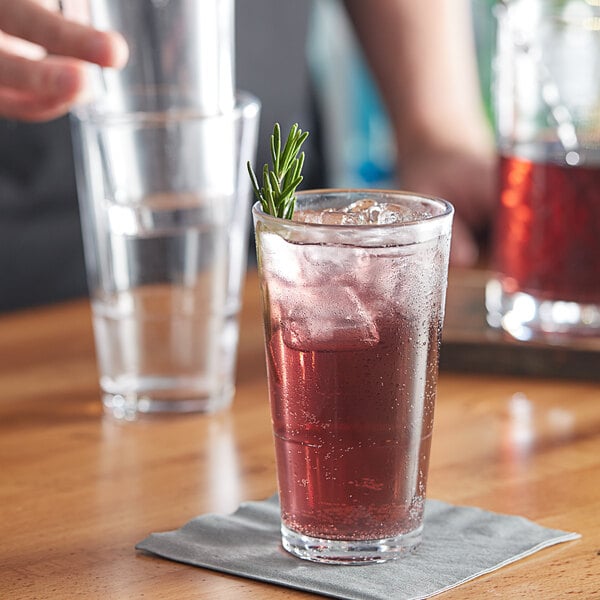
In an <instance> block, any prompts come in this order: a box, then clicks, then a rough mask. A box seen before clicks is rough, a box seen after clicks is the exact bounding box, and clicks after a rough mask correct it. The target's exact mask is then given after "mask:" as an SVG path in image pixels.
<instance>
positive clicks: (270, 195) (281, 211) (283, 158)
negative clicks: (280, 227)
mask: <svg viewBox="0 0 600 600" xmlns="http://www.w3.org/2000/svg"><path fill="white" fill-rule="evenodd" d="M307 137H308V131H302V129H300V127H298V123H295V124H294V125H292V128H291V129H290V132H289V134H288V137H287V140H286V142H285V144H284V146H283V151H282V149H281V129H280V127H279V123H275V126H274V127H273V133H272V135H271V160H272V161H273V168H272V169H269V165H264V167H263V173H262V187H260V186H259V183H258V179H257V177H256V175H255V173H254V170H253V169H252V165H251V164H250V162H248V165H247V166H248V173H249V175H250V181H252V187H253V188H254V194H255V196H256V198H257V200H259V201H260V203H261V205H262V209H263V210H264V211H265V212H266V213H268V214H270V215H273V216H274V217H280V218H283V219H291V218H292V216H293V214H294V208H295V206H296V189H297V188H298V186H299V185H300V183H301V182H302V175H301V173H302V166H303V165H304V152H302V153H301V154H300V155H299V156H298V152H300V147H301V146H302V144H303V143H304V141H305V140H306V138H307Z"/></svg>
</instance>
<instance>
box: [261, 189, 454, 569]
mask: <svg viewBox="0 0 600 600" xmlns="http://www.w3.org/2000/svg"><path fill="white" fill-rule="evenodd" d="M297 198H298V200H297V208H296V214H295V217H294V218H295V219H296V218H300V217H302V218H305V219H307V220H308V221H309V222H298V221H296V220H293V221H289V220H284V219H279V218H274V217H271V216H269V215H266V214H265V213H264V212H263V211H262V209H261V207H260V205H259V204H255V206H254V209H253V215H254V223H255V230H256V245H257V253H258V264H259V276H260V282H261V293H262V303H263V311H264V326H265V348H266V360H267V370H268V381H269V394H270V402H271V414H272V422H273V432H274V439H275V451H276V457H277V473H278V482H279V497H280V502H281V517H282V541H283V546H284V548H286V550H288V551H289V552H291V553H292V554H294V555H296V556H299V557H300V558H304V559H308V560H313V561H318V562H330V563H354V562H368V561H375V562H383V561H387V560H390V559H394V558H398V557H399V556H401V555H402V554H403V553H405V552H406V551H408V550H409V549H411V548H413V547H415V546H416V545H417V544H418V543H419V541H420V539H421V531H422V519H423V509H424V503H425V488H426V482H427V470H428V463H429V448H430V442H431V433H432V426H433V411H434V402H435V396H436V386H437V373H438V351H439V345H440V335H441V327H442V320H443V313H444V299H445V290H446V281H447V270H448V252H449V243H450V229H451V223H452V215H453V209H452V206H451V205H450V204H448V203H447V202H445V201H443V200H438V199H435V198H428V197H424V196H417V195H414V194H408V193H402V192H385V191H381V190H378V191H374V190H323V191H314V192H304V193H300V194H298V196H297ZM382 205H383V206H382ZM319 221H320V222H322V223H323V224H319ZM361 223H362V224H361ZM364 223H367V224H364Z"/></svg>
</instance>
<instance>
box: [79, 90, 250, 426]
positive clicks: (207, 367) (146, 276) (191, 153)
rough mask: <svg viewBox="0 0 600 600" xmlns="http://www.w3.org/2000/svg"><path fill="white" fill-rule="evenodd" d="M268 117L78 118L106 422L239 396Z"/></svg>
mask: <svg viewBox="0 0 600 600" xmlns="http://www.w3.org/2000/svg"><path fill="white" fill-rule="evenodd" d="M258 115H259V103H258V101H257V100H256V99H255V98H254V97H252V96H249V95H244V94H241V95H240V96H239V97H238V101H237V104H236V107H235V108H234V109H233V110H232V111H230V112H228V113H226V114H221V115H216V116H211V117H207V116H203V115H201V114H198V113H196V112H194V111H192V110H177V109H171V110H169V111H165V112H150V113H148V112H133V113H122V112H117V113H113V112H111V111H110V110H103V109H102V108H100V107H99V105H97V104H94V105H90V106H82V107H78V108H77V109H76V110H75V111H74V113H73V115H72V116H73V119H72V122H73V134H74V136H73V137H74V149H75V163H76V174H77V183H78V191H79V200H80V210H81V221H82V228H83V234H84V245H85V256H86V265H87V272H88V282H89V290H90V295H91V302H92V311H93V320H94V332H95V339H96V352H97V359H98V368H99V371H100V386H101V388H102V392H103V398H104V405H105V408H106V409H107V410H108V411H109V412H111V413H112V414H113V415H115V416H117V417H122V418H128V419H132V418H135V417H136V416H137V415H138V413H149V412H189V411H213V410H217V409H220V408H223V407H225V406H227V405H228V404H229V403H230V401H231V399H232V396H233V388H234V367H235V357H236V350H237V338H238V320H237V319H238V311H239V308H240V291H241V281H242V276H243V274H244V272H245V265H246V256H247V230H248V227H249V223H248V215H249V210H248V208H249V201H250V195H249V184H248V176H247V173H246V167H245V165H246V161H248V160H250V161H251V160H253V158H254V153H255V145H256V133H257V127H258Z"/></svg>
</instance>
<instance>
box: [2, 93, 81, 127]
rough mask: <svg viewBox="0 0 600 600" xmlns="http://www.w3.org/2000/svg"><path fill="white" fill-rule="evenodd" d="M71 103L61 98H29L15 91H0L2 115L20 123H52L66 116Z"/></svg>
mask: <svg viewBox="0 0 600 600" xmlns="http://www.w3.org/2000/svg"><path fill="white" fill-rule="evenodd" d="M71 105H72V103H71V102H66V103H65V102H63V101H62V99H60V98H50V97H39V96H29V95H26V94H20V93H18V92H15V91H14V90H5V89H0V115H2V116H3V118H7V119H17V120H19V121H29V122H37V121H50V120H51V119H56V118H57V117H60V116H62V115H64V114H66V113H67V112H68V111H69V109H70V108H71Z"/></svg>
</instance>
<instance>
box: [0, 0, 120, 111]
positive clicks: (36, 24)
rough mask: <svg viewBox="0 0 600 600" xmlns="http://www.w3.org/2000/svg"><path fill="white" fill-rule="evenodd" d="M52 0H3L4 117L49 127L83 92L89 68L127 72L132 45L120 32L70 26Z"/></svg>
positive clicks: (0, 89) (0, 84)
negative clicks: (123, 68)
mask: <svg viewBox="0 0 600 600" xmlns="http://www.w3.org/2000/svg"><path fill="white" fill-rule="evenodd" d="M54 4H55V3H54V2H52V1H51V0H47V1H42V0H38V1H35V0H0V116H3V117H5V118H9V119H19V120H23V121H45V120H50V119H54V118H56V117H59V116H61V115H63V114H64V113H66V112H67V111H68V110H69V108H70V107H71V105H72V104H73V103H74V102H75V101H76V100H77V98H78V97H79V96H80V95H81V93H82V92H83V89H84V86H85V70H84V63H85V62H90V63H96V64H98V65H100V66H103V67H121V66H123V65H124V64H125V62H126V61H127V56H128V52H127V44H126V43H125V40H124V39H123V38H122V37H121V36H120V35H119V34H117V33H114V32H101V31H97V30H95V29H92V28H91V27H88V26H85V25H82V24H79V23H75V22H72V21H68V20H67V19H65V18H64V17H63V16H61V15H60V14H59V13H58V12H55V11H53V10H52V8H53V5H54Z"/></svg>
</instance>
